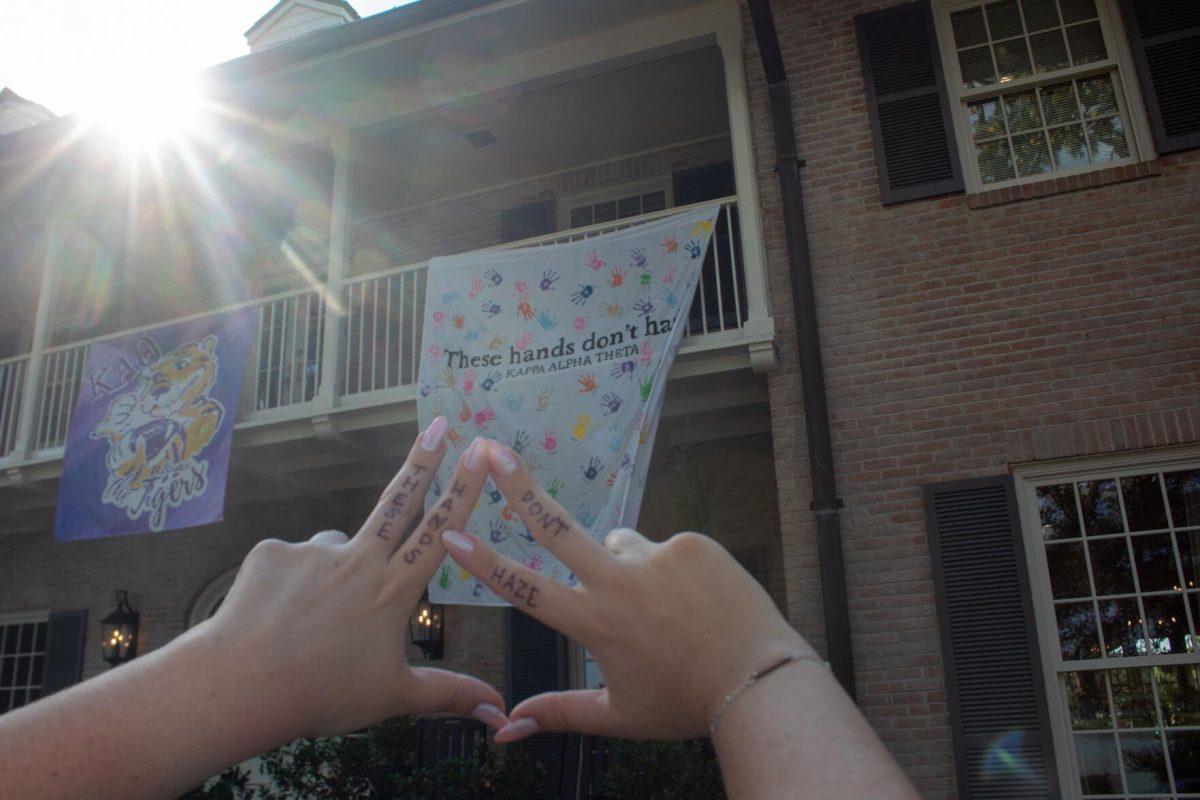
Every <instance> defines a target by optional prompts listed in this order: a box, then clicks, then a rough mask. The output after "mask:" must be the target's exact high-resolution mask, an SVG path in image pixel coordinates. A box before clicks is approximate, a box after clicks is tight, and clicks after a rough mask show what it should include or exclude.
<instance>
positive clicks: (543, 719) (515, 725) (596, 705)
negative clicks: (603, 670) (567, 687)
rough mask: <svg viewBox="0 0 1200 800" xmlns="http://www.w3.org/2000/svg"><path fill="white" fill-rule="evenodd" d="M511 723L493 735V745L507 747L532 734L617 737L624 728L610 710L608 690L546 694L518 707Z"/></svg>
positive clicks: (621, 718)
mask: <svg viewBox="0 0 1200 800" xmlns="http://www.w3.org/2000/svg"><path fill="white" fill-rule="evenodd" d="M510 719H511V720H512V721H511V722H510V723H509V724H508V725H507V726H506V727H504V728H501V729H500V730H499V731H497V732H496V743H497V744H507V743H508V742H515V741H517V740H518V739H524V738H525V737H526V736H530V735H532V734H534V733H560V732H565V731H571V732H574V733H584V734H589V735H593V736H621V735H623V730H624V728H626V727H627V726H626V725H625V720H624V718H623V717H622V716H621V714H620V712H618V711H617V709H615V708H613V705H612V702H611V698H610V696H609V694H608V689H584V690H579V691H573V692H547V693H546V694H539V695H537V696H535V697H531V698H529V699H528V700H525V701H524V702H521V703H518V704H517V707H516V708H514V709H513V710H512V715H511V716H510Z"/></svg>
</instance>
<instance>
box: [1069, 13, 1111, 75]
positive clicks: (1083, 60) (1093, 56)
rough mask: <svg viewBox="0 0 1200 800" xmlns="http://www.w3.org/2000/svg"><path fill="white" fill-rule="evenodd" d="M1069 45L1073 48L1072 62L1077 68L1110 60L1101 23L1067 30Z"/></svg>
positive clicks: (1089, 23) (1087, 23) (1092, 23)
mask: <svg viewBox="0 0 1200 800" xmlns="http://www.w3.org/2000/svg"><path fill="white" fill-rule="evenodd" d="M1067 44H1068V45H1070V47H1071V62H1072V63H1074V64H1075V66H1079V65H1081V64H1093V63H1095V62H1097V61H1103V60H1104V59H1106V58H1108V51H1107V50H1105V49H1104V34H1103V33H1101V32H1100V23H1099V22H1085V23H1083V24H1082V25H1073V26H1071V27H1069V28H1067Z"/></svg>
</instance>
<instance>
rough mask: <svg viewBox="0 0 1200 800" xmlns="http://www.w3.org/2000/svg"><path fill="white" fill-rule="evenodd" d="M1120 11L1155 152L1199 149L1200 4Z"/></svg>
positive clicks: (1152, 1) (1158, 3)
mask: <svg viewBox="0 0 1200 800" xmlns="http://www.w3.org/2000/svg"><path fill="white" fill-rule="evenodd" d="M1121 7H1122V10H1123V11H1124V14H1125V30H1126V32H1127V33H1128V34H1129V44H1130V47H1131V48H1132V49H1133V57H1134V60H1135V61H1136V62H1137V70H1138V77H1139V78H1141V82H1142V94H1143V95H1144V96H1145V100H1146V109H1147V111H1149V112H1150V124H1151V125H1152V126H1153V127H1154V140H1155V144H1156V145H1157V146H1158V152H1160V153H1174V152H1176V151H1178V150H1188V149H1190V148H1193V147H1200V86H1198V85H1197V84H1198V83H1200V3H1197V2H1196V0H1123V2H1122V3H1121Z"/></svg>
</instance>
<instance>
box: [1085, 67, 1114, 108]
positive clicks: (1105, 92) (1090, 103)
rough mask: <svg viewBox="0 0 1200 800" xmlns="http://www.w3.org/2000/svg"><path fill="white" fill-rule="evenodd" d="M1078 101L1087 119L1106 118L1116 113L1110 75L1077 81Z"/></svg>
mask: <svg viewBox="0 0 1200 800" xmlns="http://www.w3.org/2000/svg"><path fill="white" fill-rule="evenodd" d="M1079 99H1080V101H1081V102H1082V103H1083V113H1084V114H1085V115H1086V116H1088V117H1107V116H1110V115H1112V114H1116V113H1117V111H1118V109H1117V95H1116V92H1115V91H1113V83H1112V76H1110V75H1100V76H1099V77H1096V78H1084V79H1083V80H1081V81H1079Z"/></svg>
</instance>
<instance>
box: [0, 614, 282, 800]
mask: <svg viewBox="0 0 1200 800" xmlns="http://www.w3.org/2000/svg"><path fill="white" fill-rule="evenodd" d="M219 645H220V643H219V642H217V641H214V639H213V637H212V634H211V632H210V631H208V630H207V629H206V628H204V627H203V626H202V627H201V628H197V629H195V630H193V631H192V632H189V633H188V634H185V635H184V636H181V637H180V638H179V639H176V640H175V641H174V642H172V643H171V644H169V645H167V646H166V647H163V648H161V649H159V650H156V651H154V652H152V653H149V654H148V655H145V656H142V657H141V658H138V659H136V660H134V661H132V662H130V663H128V664H125V665H122V666H121V667H119V668H117V669H113V670H111V671H109V672H107V673H105V674H104V675H102V676H99V677H97V678H94V679H92V680H88V681H85V682H84V683H81V684H79V685H77V686H74V687H72V688H70V689H68V690H66V691H63V692H61V693H59V694H56V695H53V696H51V697H47V698H45V699H43V700H41V701H39V702H37V703H34V704H32V705H30V706H27V707H25V708H22V709H20V710H18V711H15V712H12V713H9V714H6V715H4V716H2V717H0V775H3V776H4V787H5V788H4V794H5V796H12V797H21V798H28V799H29V800H37V799H38V798H55V799H56V800H58V798H108V797H113V798H117V797H119V798H163V797H176V796H178V795H179V794H181V793H182V792H184V791H186V790H187V789H188V788H190V787H192V786H194V785H196V784H198V783H200V782H201V781H203V780H204V779H206V778H208V777H210V776H211V775H214V774H216V773H217V772H219V771H221V770H222V769H224V768H226V767H228V766H229V765H231V764H234V763H236V762H238V761H240V760H243V759H245V758H248V757H250V756H253V755H255V754H257V753H260V752H263V751H265V750H269V749H271V748H272V747H275V746H277V745H279V744H281V741H280V740H279V738H280V736H281V735H282V732H283V730H284V727H283V721H281V720H278V719H270V718H260V717H259V716H258V715H257V714H256V713H255V707H254V706H255V704H254V697H253V696H252V694H253V691H252V689H251V681H249V680H247V678H249V677H250V675H248V673H253V665H250V664H245V663H243V664H241V665H240V669H238V670H234V669H232V668H231V666H232V664H233V658H234V657H236V655H237V654H234V653H229V652H222V650H221V648H220V647H219ZM243 655H244V654H243ZM280 677H281V678H282V677H285V676H280ZM284 738H286V737H284Z"/></svg>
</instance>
